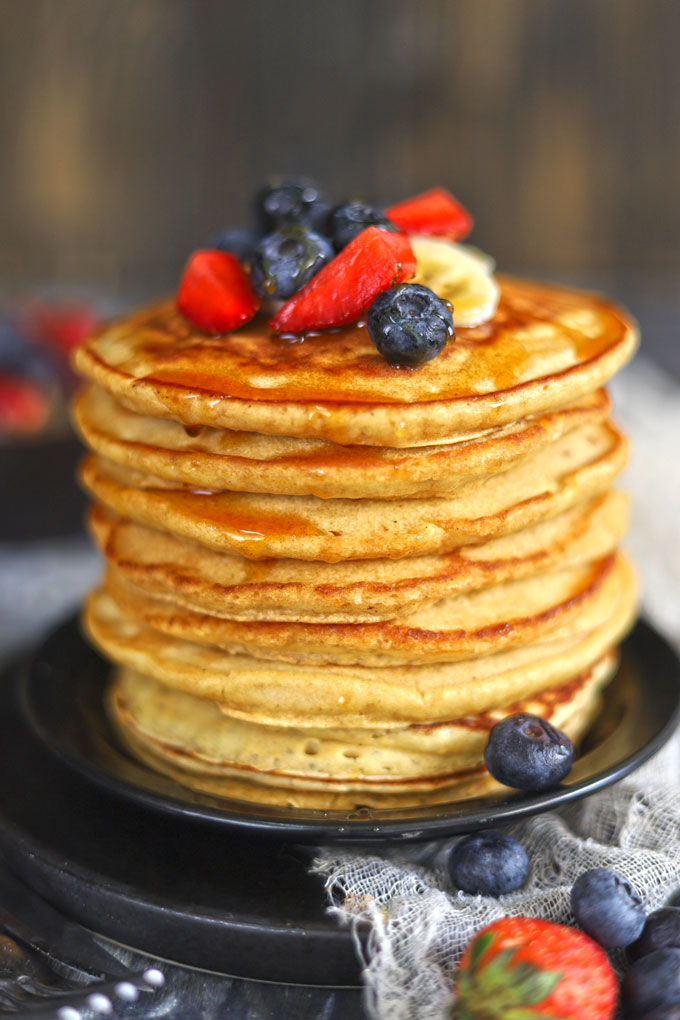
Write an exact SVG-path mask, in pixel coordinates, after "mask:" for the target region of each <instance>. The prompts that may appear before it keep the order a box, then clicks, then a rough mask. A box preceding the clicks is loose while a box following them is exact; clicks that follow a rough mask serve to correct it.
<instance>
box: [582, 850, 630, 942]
mask: <svg viewBox="0 0 680 1020" xmlns="http://www.w3.org/2000/svg"><path fill="white" fill-rule="evenodd" d="M571 909H572V911H573V914H574V917H575V918H576V920H577V921H578V923H579V924H580V926H581V927H582V928H583V930H584V932H585V933H586V935H590V937H591V938H593V939H595V941H596V942H599V943H600V945H601V946H605V947H606V948H607V949H614V948H616V947H618V946H629V945H630V944H631V942H635V940H636V939H638V938H639V937H640V934H641V932H642V929H643V928H644V926H645V921H646V920H647V914H646V912H645V908H644V906H643V905H642V900H641V899H640V897H639V895H638V893H637V891H636V890H635V889H634V888H633V886H632V885H631V883H630V882H629V881H628V879H627V878H625V877H624V876H623V875H620V874H619V873H618V871H612V870H611V869H609V868H591V870H590V871H584V873H583V874H582V875H579V877H578V878H577V879H576V881H575V882H574V885H573V887H572V890H571Z"/></svg>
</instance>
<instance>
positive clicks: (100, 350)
mask: <svg viewBox="0 0 680 1020" xmlns="http://www.w3.org/2000/svg"><path fill="white" fill-rule="evenodd" d="M499 282H500V284H501V298H500V302H499V305H498V309H497V311H496V314H495V315H494V317H493V319H491V320H490V321H489V322H486V323H484V324H483V325H481V326H477V327H475V328H472V329H459V330H458V331H457V338H456V341H455V342H454V343H451V344H449V345H447V347H446V348H445V349H444V351H442V353H441V354H440V355H439V356H438V357H437V358H434V359H433V360H432V361H430V362H428V363H427V364H424V365H421V366H419V367H418V368H417V370H404V369H399V368H395V367H393V366H391V365H389V364H388V363H387V362H386V361H385V360H384V359H383V358H382V357H381V356H380V355H379V354H378V352H377V351H376V349H375V347H374V346H373V344H372V343H371V341H370V339H369V337H368V334H367V330H366V328H365V327H362V326H352V327H347V328H344V329H340V330H334V331H330V332H326V333H324V334H322V335H318V336H308V337H304V338H295V340H294V342H293V341H291V340H288V339H285V338H281V337H276V336H274V335H273V334H272V333H271V332H270V330H269V329H268V327H267V325H266V323H265V321H264V320H263V319H259V320H256V321H255V322H254V323H251V324H250V325H248V326H245V327H243V328H242V329H240V330H239V331H238V332H236V333H232V334H228V335H226V336H208V335H206V334H205V333H202V332H201V331H199V330H197V329H196V328H195V327H193V326H192V325H191V324H190V323H189V322H188V321H187V320H186V319H184V318H183V317H182V316H181V315H180V314H179V312H178V311H177V310H176V308H175V304H174V301H172V300H168V301H165V302H162V303H160V304H156V305H154V306H152V307H150V308H146V309H143V310H142V311H139V312H135V313H133V314H132V315H130V316H128V317H127V318H124V319H122V320H119V321H118V322H116V323H114V324H113V325H110V326H107V327H105V328H104V329H103V330H101V331H100V332H99V333H98V334H97V335H96V336H95V337H94V338H93V339H92V340H90V341H89V342H88V343H86V344H85V345H83V346H82V347H80V348H79V349H78V350H77V351H76V354H75V365H76V368H77V370H78V371H79V372H80V373H81V374H82V375H84V376H85V377H87V378H89V379H91V380H93V381H95V382H97V383H99V384H100V385H101V386H102V387H103V388H104V389H107V390H108V391H109V392H111V393H112V394H113V395H114V396H115V397H116V398H117V399H118V400H120V401H121V402H122V403H124V404H125V405H126V406H127V407H129V408H130V409H132V410H134V411H137V412H139V413H141V414H148V415H153V416H154V417H157V418H169V419H175V420H177V421H180V422H182V423H183V424H185V425H189V426H194V425H208V426H213V427H216V428H223V429H232V430H235V431H239V432H241V431H245V432H257V433H264V434H266V435H279V436H299V437H303V438H307V439H310V438H315V439H327V440H330V441H331V442H334V443H340V444H342V445H352V444H358V445H368V446H389V447H409V446H419V445H423V444H431V443H439V442H449V441H451V440H453V439H455V437H456V436H457V435H459V434H461V433H465V432H468V431H470V430H471V429H476V428H480V427H481V428H485V429H486V428H490V427H495V426H497V425H502V424H507V423H510V422H516V421H518V420H520V419H522V418H526V417H527V416H530V415H534V414H537V413H540V412H543V411H546V410H551V409H555V408H558V407H563V406H565V405H566V404H569V403H571V402H572V401H574V400H577V399H578V398H580V397H581V396H583V395H585V394H587V393H591V392H592V391H593V390H595V389H598V388H599V387H600V386H602V385H603V384H604V383H605V382H606V381H607V379H609V378H610V377H611V376H612V375H613V374H614V373H615V372H616V371H617V370H618V369H619V368H621V366H622V365H623V364H625V362H626V361H627V360H628V359H629V358H630V357H631V355H632V353H633V351H634V349H635V345H636V342H637V337H636V330H635V326H634V324H633V323H632V322H631V320H630V319H629V317H627V316H626V314H625V313H624V312H623V311H622V310H620V309H618V308H617V307H616V306H614V305H613V304H611V303H610V302H609V301H607V300H606V299H604V298H602V297H599V296H596V295H593V294H584V293H578V292H575V291H569V290H562V289H560V288H557V287H554V286H550V285H547V284H539V283H533V282H530V281H522V280H514V279H508V278H505V279H500V280H499Z"/></svg>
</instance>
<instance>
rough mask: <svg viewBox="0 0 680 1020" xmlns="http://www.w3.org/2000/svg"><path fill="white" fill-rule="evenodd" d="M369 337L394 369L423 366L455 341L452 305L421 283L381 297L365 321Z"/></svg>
mask: <svg viewBox="0 0 680 1020" xmlns="http://www.w3.org/2000/svg"><path fill="white" fill-rule="evenodd" d="M366 325H367V326H368V333H369V336H370V338H371V340H372V341H373V343H374V344H375V346H376V347H377V348H378V350H379V351H380V353H381V354H382V356H383V358H385V359H386V360H387V361H389V363H390V364H391V365H396V366H405V365H421V364H423V362H425V361H430V360H431V359H432V358H435V357H436V356H437V355H438V354H440V353H441V352H442V351H443V350H444V348H445V347H446V344H447V341H448V340H450V339H451V337H454V336H455V335H456V334H455V331H454V328H453V315H452V310H451V305H450V304H449V302H448V301H443V300H442V299H441V298H439V297H437V295H436V294H435V293H434V292H433V291H431V290H430V289H429V288H428V287H422V286H421V285H420V284H419V283H402V284H400V285H399V286H398V287H392V288H391V289H390V290H385V291H383V292H382V294H378V296H377V298H376V299H375V301H374V302H373V304H372V305H371V307H370V309H369V312H368V316H367V319H366Z"/></svg>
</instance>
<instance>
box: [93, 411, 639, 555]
mask: <svg viewBox="0 0 680 1020" xmlns="http://www.w3.org/2000/svg"><path fill="white" fill-rule="evenodd" d="M626 455H627V447H626V442H625V440H624V438H623V437H622V435H621V434H620V433H619V432H618V431H617V430H616V429H615V428H614V427H613V426H612V425H611V424H608V423H607V424H602V425H583V426H580V427H579V428H577V429H573V430H572V431H571V432H569V433H567V435H566V436H563V437H562V438H561V439H558V440H556V441H555V442H553V443H550V444H549V445H548V446H547V447H545V448H543V449H541V450H539V451H538V452H536V453H534V454H532V455H531V456H529V457H526V458H525V459H524V460H523V461H522V462H521V463H520V464H519V465H517V466H515V467H513V468H510V469H508V470H507V471H502V472H499V473H497V474H493V475H490V476H488V477H487V478H485V479H484V480H483V481H481V482H480V483H479V484H478V485H476V486H474V487H473V488H469V489H466V490H463V492H462V493H459V494H457V495H454V496H450V497H432V498H429V499H409V500H369V499H362V500H358V501H355V500H341V499H334V500H321V499H317V498H316V497H314V496H275V495H271V496H270V495H260V494H253V493H240V492H218V493H211V492H207V491H196V490H192V489H189V488H186V487H185V488H173V487H172V486H171V485H170V483H168V482H165V481H164V480H163V479H158V478H156V477H154V476H151V475H145V474H143V473H141V472H136V471H132V470H130V469H127V468H122V467H120V466H118V465H114V464H111V463H110V462H108V461H104V460H102V459H101V458H97V457H89V458H88V459H87V460H86V461H85V462H84V464H83V467H82V471H81V477H82V481H83V483H84V485H85V486H86V488H87V489H88V490H89V491H90V492H91V493H92V494H93V495H94V496H95V497H96V498H97V499H99V500H100V501H101V502H103V503H104V504H106V506H108V507H109V508H110V509H112V510H114V511H115V512H116V513H118V514H120V515H121V516H124V517H130V518H132V520H135V521H138V522H141V523H142V524H147V525H150V526H151V527H157V528H160V529H162V530H164V531H168V532H170V533H171V534H176V535H181V536H184V537H185V538H189V539H192V540H193V541H195V542H198V543H199V544H201V545H205V546H208V547H209V548H213V549H217V550H219V551H221V552H239V553H241V554H242V555H243V556H246V557H247V558H249V559H267V558H270V557H274V558H285V559H287V558H292V559H301V560H322V561H324V562H330V563H333V562H337V561H338V560H344V559H372V558H376V557H388V558H390V557H392V558H399V557H403V556H422V555H427V554H431V553H444V552H450V551H451V550H453V549H455V548H457V547H458V546H460V545H465V544H467V543H470V542H480V541H484V540H486V539H489V538H492V537H496V536H500V535H504V534H508V533H510V532H513V531H517V530H519V529H520V528H523V527H527V526H530V525H532V524H534V523H536V522H537V521H539V520H541V519H544V518H547V517H552V516H554V515H556V514H558V513H560V512H561V511H563V510H566V509H568V508H569V507H571V506H574V505H575V504H576V503H578V502H580V501H581V500H584V499H586V498H588V497H589V496H591V495H595V494H596V493H598V492H602V491H603V490H605V489H606V488H607V487H608V486H609V485H610V484H611V482H612V481H613V479H614V478H615V477H616V475H617V474H618V472H619V471H620V470H621V469H622V467H623V465H624V464H625V460H626Z"/></svg>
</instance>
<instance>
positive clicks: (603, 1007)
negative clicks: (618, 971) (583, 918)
mask: <svg viewBox="0 0 680 1020" xmlns="http://www.w3.org/2000/svg"><path fill="white" fill-rule="evenodd" d="M456 995H457V1000H456V1004H455V1006H454V1007H453V1013H452V1018H453V1020H539V1018H544V1020H612V1018H613V1016H614V1014H615V1012H616V1003H617V998H618V987H617V981H616V976H615V975H614V972H613V970H612V968H611V966H610V964H609V960H608V959H607V956H606V954H605V952H604V950H603V949H601V948H600V946H598V945H597V943H595V942H593V940H592V939H590V938H588V936H587V935H584V934H583V932H580V931H577V930H576V929H575V928H567V927H566V926H565V925H561V924H553V923H552V922H550V921H541V920H536V919H533V918H529V917H504V918H502V919H501V920H500V921H495V922H494V923H493V924H490V925H488V927H486V928H483V929H482V931H480V932H479V933H478V934H477V935H476V936H475V937H474V939H473V940H472V941H471V942H470V944H469V945H468V947H467V949H466V950H465V953H464V954H463V958H462V960H461V962H460V967H459V970H458V973H457V975H456Z"/></svg>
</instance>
